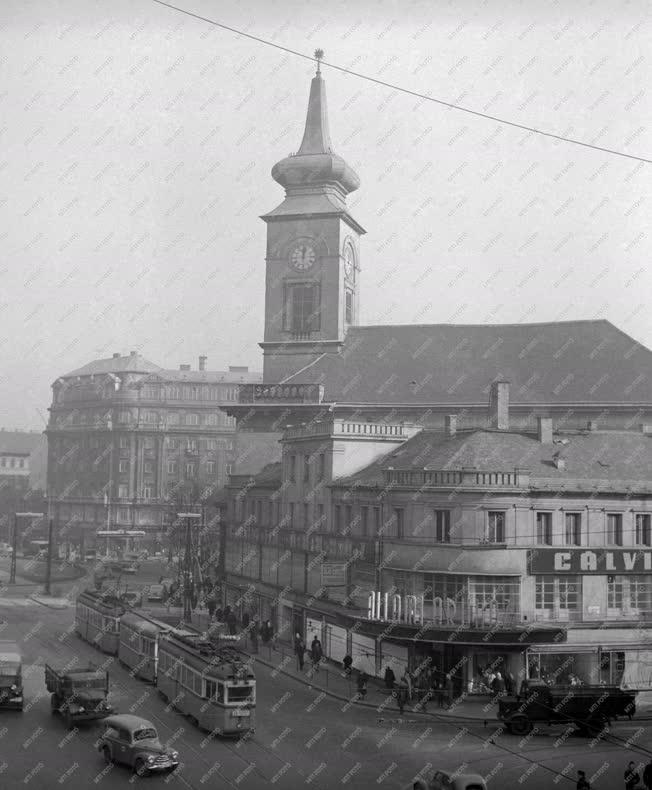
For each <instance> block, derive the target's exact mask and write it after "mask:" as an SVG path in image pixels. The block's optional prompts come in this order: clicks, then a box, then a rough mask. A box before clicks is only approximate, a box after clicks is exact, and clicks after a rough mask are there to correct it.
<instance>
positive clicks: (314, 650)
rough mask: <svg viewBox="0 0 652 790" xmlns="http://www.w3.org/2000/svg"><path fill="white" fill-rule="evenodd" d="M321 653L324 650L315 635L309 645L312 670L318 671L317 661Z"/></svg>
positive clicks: (320, 658)
mask: <svg viewBox="0 0 652 790" xmlns="http://www.w3.org/2000/svg"><path fill="white" fill-rule="evenodd" d="M323 655H324V651H323V650H322V649H321V642H320V641H319V639H317V637H316V636H315V638H314V639H313V640H312V644H311V645H310V658H311V659H312V669H313V672H319V662H320V661H321V660H322V657H323Z"/></svg>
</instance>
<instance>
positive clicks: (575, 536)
mask: <svg viewBox="0 0 652 790" xmlns="http://www.w3.org/2000/svg"><path fill="white" fill-rule="evenodd" d="M564 543H565V544H566V545H567V546H581V545H582V514H581V513H566V514H565V523H564Z"/></svg>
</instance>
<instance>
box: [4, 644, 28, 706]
mask: <svg viewBox="0 0 652 790" xmlns="http://www.w3.org/2000/svg"><path fill="white" fill-rule="evenodd" d="M0 707H1V708H12V709H13V710H22V709H23V660H22V656H21V654H20V649H19V647H18V645H17V644H16V642H0Z"/></svg>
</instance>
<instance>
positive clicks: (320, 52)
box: [315, 49, 324, 74]
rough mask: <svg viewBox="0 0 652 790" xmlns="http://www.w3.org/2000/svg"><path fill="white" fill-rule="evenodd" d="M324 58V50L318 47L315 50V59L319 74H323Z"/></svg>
mask: <svg viewBox="0 0 652 790" xmlns="http://www.w3.org/2000/svg"><path fill="white" fill-rule="evenodd" d="M323 59H324V50H323V49H316V50H315V60H316V61H317V74H321V62H322V60H323Z"/></svg>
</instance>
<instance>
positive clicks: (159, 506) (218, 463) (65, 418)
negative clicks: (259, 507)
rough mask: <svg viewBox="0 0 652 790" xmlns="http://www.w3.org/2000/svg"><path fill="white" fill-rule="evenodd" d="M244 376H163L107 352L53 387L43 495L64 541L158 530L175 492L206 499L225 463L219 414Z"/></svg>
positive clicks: (228, 454)
mask: <svg viewBox="0 0 652 790" xmlns="http://www.w3.org/2000/svg"><path fill="white" fill-rule="evenodd" d="M259 378H260V377H259V376H258V375H257V374H255V373H250V372H249V371H248V369H247V368H241V367H231V368H229V370H228V371H210V370H206V357H200V358H199V366H198V369H196V370H192V369H191V366H190V365H182V366H181V367H180V369H179V370H165V369H163V368H160V367H158V366H157V365H154V364H153V363H151V362H148V361H147V360H146V359H143V358H142V357H140V356H139V355H138V354H136V353H135V352H132V353H131V354H130V355H128V356H121V355H120V354H114V355H113V357H111V358H109V359H102V360H96V361H95V362H91V363H89V364H88V365H86V366H84V367H82V368H80V369H79V370H75V371H72V372H71V373H68V374H66V375H64V376H61V377H60V378H59V379H57V381H56V382H55V383H54V384H53V386H52V391H53V397H52V405H51V407H50V420H49V424H48V429H47V437H48V453H49V458H48V493H49V495H50V497H51V499H52V503H53V507H54V514H53V515H54V517H55V518H56V521H57V524H58V526H59V529H60V530H61V531H62V534H63V535H67V536H68V538H69V540H70V542H71V543H74V544H80V543H84V544H85V546H86V547H87V548H91V547H93V546H94V545H95V538H96V533H97V532H98V531H99V530H107V531H119V530H126V531H131V532H134V533H136V532H144V533H147V535H149V536H150V537H153V536H156V535H157V534H160V533H162V532H163V531H164V530H165V525H166V524H168V523H169V516H170V503H171V501H174V499H175V492H180V491H184V490H195V491H197V490H199V491H202V492H215V491H218V490H219V489H220V488H222V487H223V486H224V484H225V482H226V479H227V476H228V474H229V471H230V465H231V463H232V458H233V433H234V430H235V420H234V419H233V418H232V417H229V416H228V415H227V414H226V413H225V412H224V411H223V409H222V408H221V407H222V406H223V405H224V404H226V403H228V402H230V401H235V400H236V399H237V393H238V390H237V387H238V385H239V384H240V383H243V382H251V381H256V380H257V379H259Z"/></svg>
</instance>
